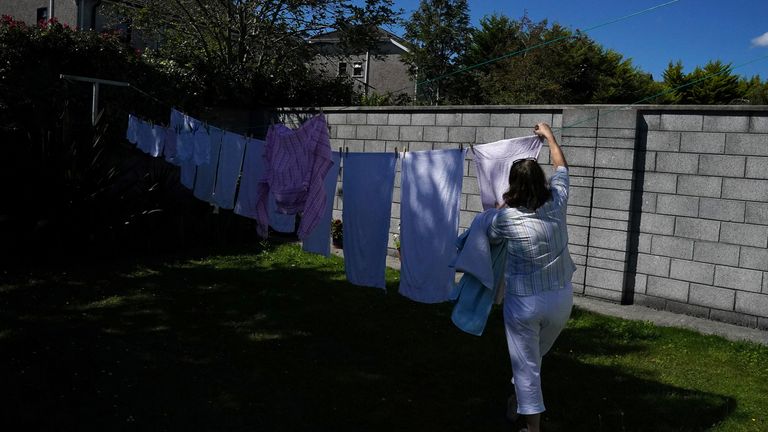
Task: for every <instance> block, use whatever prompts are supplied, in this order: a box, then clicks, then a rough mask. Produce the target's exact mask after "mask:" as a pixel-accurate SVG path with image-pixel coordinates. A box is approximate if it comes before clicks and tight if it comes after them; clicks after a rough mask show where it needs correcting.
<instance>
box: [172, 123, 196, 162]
mask: <svg viewBox="0 0 768 432" xmlns="http://www.w3.org/2000/svg"><path fill="white" fill-rule="evenodd" d="M194 152H195V133H194V132H193V131H191V130H184V129H182V130H180V131H179V133H177V134H176V160H177V161H179V162H180V163H183V162H192V164H193V165H194V163H195V161H194V160H192V154H194Z"/></svg>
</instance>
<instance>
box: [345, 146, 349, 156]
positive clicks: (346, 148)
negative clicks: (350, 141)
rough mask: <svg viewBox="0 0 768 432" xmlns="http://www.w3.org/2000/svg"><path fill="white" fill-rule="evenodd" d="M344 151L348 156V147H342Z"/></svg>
mask: <svg viewBox="0 0 768 432" xmlns="http://www.w3.org/2000/svg"><path fill="white" fill-rule="evenodd" d="M344 153H346V155H347V157H349V147H344Z"/></svg>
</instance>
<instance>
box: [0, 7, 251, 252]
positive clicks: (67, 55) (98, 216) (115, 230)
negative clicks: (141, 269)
mask: <svg viewBox="0 0 768 432" xmlns="http://www.w3.org/2000/svg"><path fill="white" fill-rule="evenodd" d="M0 59H1V60H0V151H2V155H3V156H2V157H1V158H0V161H1V162H2V168H1V169H0V194H2V195H1V196H2V204H0V238H2V241H0V258H3V261H4V262H5V263H8V262H11V261H8V259H11V260H12V261H13V262H19V261H24V260H32V259H42V258H57V259H58V258H60V257H70V256H80V255H83V254H90V255H94V254H95V255H99V256H103V255H107V254H136V253H148V252H149V253H153V252H158V251H163V250H173V249H177V248H179V247H189V246H195V245H200V244H203V245H204V244H207V243H210V242H213V241H217V242H218V241H234V240H235V239H246V240H250V239H254V236H253V234H252V233H253V232H254V231H253V227H252V226H251V223H250V221H247V220H244V219H242V218H239V217H236V216H233V215H232V214H231V213H227V212H223V213H222V214H218V215H213V214H212V212H211V209H210V206H209V205H208V204H205V203H202V202H200V201H198V200H196V199H194V198H193V197H192V196H191V193H190V192H189V191H188V190H187V189H185V188H184V187H182V186H181V185H180V184H179V182H178V169H177V168H176V167H174V166H172V165H170V164H167V163H166V162H165V161H163V160H162V159H155V158H151V157H148V156H146V155H144V154H143V153H141V152H139V151H138V150H137V149H136V148H134V147H133V146H131V145H130V144H129V143H128V142H127V141H126V140H125V138H124V136H125V128H126V124H127V115H128V113H136V114H137V115H139V116H141V117H143V118H145V119H151V120H154V121H158V122H161V123H167V121H168V116H169V108H170V107H171V106H173V105H176V106H201V105H202V103H203V101H201V100H198V99H195V98H196V97H197V96H196V95H198V94H200V93H201V92H199V91H197V90H198V89H197V88H196V87H195V86H196V85H199V84H197V83H195V82H194V81H193V80H191V79H187V80H185V79H183V77H180V76H174V75H173V73H172V72H168V71H161V70H158V69H156V68H154V67H153V66H152V65H150V64H148V63H147V62H145V61H143V60H142V56H141V54H140V53H139V52H137V51H136V50H135V49H134V48H132V47H130V46H129V45H127V44H126V43H125V42H124V41H123V40H122V39H121V37H120V35H118V34H112V33H95V32H90V31H75V30H73V29H70V28H68V27H67V26H65V25H61V24H59V23H57V22H55V21H52V22H47V23H43V24H41V25H36V26H27V25H25V24H23V23H21V22H18V21H15V20H13V19H11V18H9V17H2V19H0ZM60 74H71V75H81V76H89V77H96V78H103V79H110V80H117V81H128V82H130V83H131V84H133V85H135V86H137V87H138V88H140V89H142V90H143V91H145V92H146V93H148V94H150V95H151V96H147V95H145V94H143V93H142V92H138V91H135V90H133V89H130V88H122V87H109V86H101V97H100V99H101V100H100V104H101V107H103V108H104V109H105V111H104V114H103V116H102V117H101V120H100V122H99V124H98V125H97V127H93V126H91V123H90V120H91V115H90V110H91V86H90V85H89V84H87V83H82V82H68V81H65V80H62V79H60V78H59V75H60Z"/></svg>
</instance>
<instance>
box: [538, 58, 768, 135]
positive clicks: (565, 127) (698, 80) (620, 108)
mask: <svg viewBox="0 0 768 432" xmlns="http://www.w3.org/2000/svg"><path fill="white" fill-rule="evenodd" d="M766 59H768V55H765V56H762V57H757V58H754V59H752V60H749V61H746V62H744V63H740V64H738V65H736V66H732V67H727V68H723V69H722V70H720V71H718V72H713V73H711V74H708V75H705V76H703V77H701V78H699V79H696V80H693V81H691V82H689V83H685V84H681V85H679V86H677V87H672V88H670V89H666V90H663V91H660V92H658V93H656V94H654V95H651V96H648V97H645V98H642V99H640V100H638V101H636V102H632V103H631V104H628V105H623V106H621V107H618V108H614V109H610V110H607V111H604V112H603V114H609V113H612V112H616V111H623V110H626V109H629V108H632V107H633V106H635V105H639V104H641V103H643V102H648V101H650V100H653V99H656V98H658V97H661V96H664V95H667V94H669V93H672V92H675V91H677V90H680V89H683V88H686V87H690V86H692V85H695V84H698V83H701V82H703V81H706V80H708V79H710V78H714V77H716V76H718V75H722V74H725V73H728V72H730V71H732V70H735V69H738V68H741V67H744V66H747V65H750V64H752V63H756V62H759V61H762V60H766ZM595 119H597V116H592V117H588V118H585V119H583V120H579V121H577V122H575V123H571V124H569V125H567V126H562V127H559V128H552V129H553V130H563V129H568V128H572V127H575V126H577V125H580V124H582V123H586V122H588V121H592V120H595Z"/></svg>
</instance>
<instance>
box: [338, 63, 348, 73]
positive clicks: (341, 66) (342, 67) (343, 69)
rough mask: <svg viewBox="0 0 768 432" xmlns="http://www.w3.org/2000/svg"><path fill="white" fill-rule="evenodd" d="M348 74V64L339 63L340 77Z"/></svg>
mask: <svg viewBox="0 0 768 432" xmlns="http://www.w3.org/2000/svg"><path fill="white" fill-rule="evenodd" d="M346 74H347V64H346V63H344V62H339V75H346Z"/></svg>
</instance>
